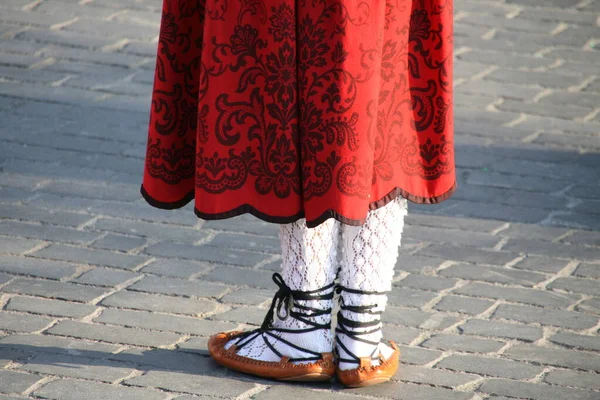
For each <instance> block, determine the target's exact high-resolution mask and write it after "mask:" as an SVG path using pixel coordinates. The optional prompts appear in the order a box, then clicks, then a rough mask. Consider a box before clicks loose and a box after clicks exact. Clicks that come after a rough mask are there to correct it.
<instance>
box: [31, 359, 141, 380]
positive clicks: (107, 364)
mask: <svg viewBox="0 0 600 400" xmlns="http://www.w3.org/2000/svg"><path fill="white" fill-rule="evenodd" d="M19 369H21V370H25V371H28V372H34V373H39V374H48V375H55V376H63V377H70V378H81V379H90V380H95V381H100V382H108V383H111V382H114V381H116V380H117V379H121V378H125V377H126V376H127V375H129V374H131V373H132V372H133V368H132V367H131V366H130V365H127V364H122V363H118V362H111V361H107V360H101V359H97V358H95V359H94V358H85V357H77V356H70V355H65V354H51V353H43V354H39V355H37V356H35V357H34V358H32V359H30V360H28V361H27V363H26V364H25V365H22V366H20V367H19Z"/></svg>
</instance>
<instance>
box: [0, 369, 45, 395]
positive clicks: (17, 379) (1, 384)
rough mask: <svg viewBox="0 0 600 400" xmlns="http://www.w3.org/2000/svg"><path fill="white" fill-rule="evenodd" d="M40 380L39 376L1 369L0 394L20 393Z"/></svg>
mask: <svg viewBox="0 0 600 400" xmlns="http://www.w3.org/2000/svg"><path fill="white" fill-rule="evenodd" d="M41 379H42V377H41V376H39V375H33V374H25V373H22V372H16V371H9V370H5V369H2V370H0V392H3V393H21V392H24V391H25V390H27V389H28V388H29V387H31V386H33V385H34V384H35V383H36V382H37V381H39V380H41Z"/></svg>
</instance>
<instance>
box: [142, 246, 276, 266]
mask: <svg viewBox="0 0 600 400" xmlns="http://www.w3.org/2000/svg"><path fill="white" fill-rule="evenodd" d="M144 252H145V253H146V254H150V255H152V256H159V257H166V258H170V257H177V258H183V259H188V260H197V261H208V262H214V263H219V264H228V265H237V266H240V267H252V266H254V265H256V264H258V263H259V262H261V261H263V260H264V259H265V258H267V257H268V256H267V255H264V254H260V253H251V252H245V251H236V250H231V249H220V248H217V247H213V246H192V245H184V244H179V243H159V244H157V245H154V246H150V247H148V248H147V249H146V250H145V251H144Z"/></svg>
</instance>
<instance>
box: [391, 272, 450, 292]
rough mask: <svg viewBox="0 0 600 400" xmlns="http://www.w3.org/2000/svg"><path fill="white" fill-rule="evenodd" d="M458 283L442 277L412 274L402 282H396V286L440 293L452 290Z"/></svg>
mask: <svg viewBox="0 0 600 400" xmlns="http://www.w3.org/2000/svg"><path fill="white" fill-rule="evenodd" d="M456 282H458V280H456V279H449V278H444V277H441V276H429V275H415V274H410V275H408V276H407V277H406V278H404V279H402V280H401V281H397V282H395V283H394V286H399V287H408V288H412V289H421V290H429V291H432V292H439V291H440V290H445V289H450V288H451V287H454V285H456Z"/></svg>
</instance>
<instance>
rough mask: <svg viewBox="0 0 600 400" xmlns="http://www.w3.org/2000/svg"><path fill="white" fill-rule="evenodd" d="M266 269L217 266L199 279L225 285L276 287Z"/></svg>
mask: <svg viewBox="0 0 600 400" xmlns="http://www.w3.org/2000/svg"><path fill="white" fill-rule="evenodd" d="M272 275H273V274H272V273H270V272H268V271H261V270H254V269H249V268H236V267H228V266H218V267H216V268H215V269H213V270H212V271H210V272H209V273H207V274H206V275H203V276H202V277H201V278H200V279H202V280H208V281H212V282H218V283H223V284H225V285H236V286H246V285H248V286H252V287H257V288H264V289H276V286H275V284H274V283H273V280H272V279H271V276H272Z"/></svg>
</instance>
